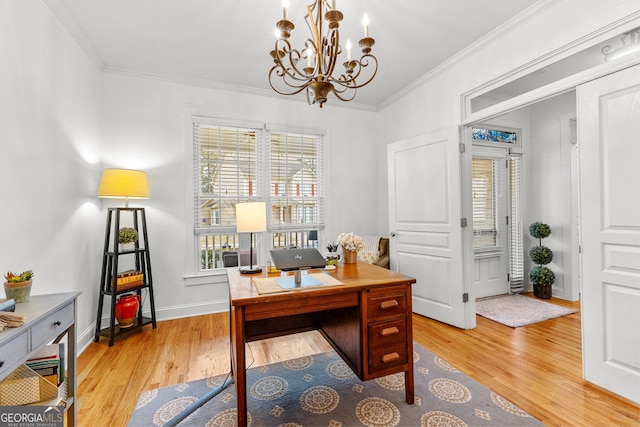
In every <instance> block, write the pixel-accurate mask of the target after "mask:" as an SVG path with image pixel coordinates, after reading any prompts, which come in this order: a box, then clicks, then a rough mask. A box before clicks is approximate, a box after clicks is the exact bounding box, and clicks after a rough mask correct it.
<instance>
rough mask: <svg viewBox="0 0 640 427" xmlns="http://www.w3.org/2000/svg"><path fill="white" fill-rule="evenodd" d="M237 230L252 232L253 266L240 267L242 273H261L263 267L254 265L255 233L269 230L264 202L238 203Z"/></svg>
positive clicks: (250, 247) (251, 257)
mask: <svg viewBox="0 0 640 427" xmlns="http://www.w3.org/2000/svg"><path fill="white" fill-rule="evenodd" d="M236 231H237V232H238V233H251V237H250V246H249V260H250V261H249V263H250V264H251V267H240V269H239V270H240V273H244V274H248V273H260V272H261V271H262V268H260V267H258V266H256V267H254V266H253V233H259V232H262V231H267V208H266V205H265V204H264V202H250V203H237V204H236Z"/></svg>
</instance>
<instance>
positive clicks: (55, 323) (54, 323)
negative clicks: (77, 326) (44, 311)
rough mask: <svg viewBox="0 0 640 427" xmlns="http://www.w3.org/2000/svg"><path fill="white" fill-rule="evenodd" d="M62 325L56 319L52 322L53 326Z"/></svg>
mask: <svg viewBox="0 0 640 427" xmlns="http://www.w3.org/2000/svg"><path fill="white" fill-rule="evenodd" d="M60 325H62V322H60V321H59V320H56V321H55V322H53V326H60Z"/></svg>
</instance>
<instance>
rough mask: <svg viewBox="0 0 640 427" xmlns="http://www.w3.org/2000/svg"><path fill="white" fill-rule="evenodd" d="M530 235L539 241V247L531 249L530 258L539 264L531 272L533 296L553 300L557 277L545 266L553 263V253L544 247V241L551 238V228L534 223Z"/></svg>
mask: <svg viewBox="0 0 640 427" xmlns="http://www.w3.org/2000/svg"><path fill="white" fill-rule="evenodd" d="M529 234H531V236H532V237H534V238H536V239H538V246H535V247H533V248H531V250H530V251H529V257H530V258H531V261H533V262H534V263H535V264H537V265H536V266H535V267H533V268H532V269H531V271H529V278H530V279H531V283H533V294H534V295H535V296H536V297H538V298H544V299H549V298H551V286H552V285H553V283H554V282H555V281H556V276H555V274H554V273H553V271H551V270H550V269H549V268H548V267H545V265H547V264H549V263H550V262H551V261H553V251H551V249H549V248H548V247H546V246H542V239H544V238H545V237H549V235H550V234H551V227H549V226H548V225H547V224H544V223H542V222H534V223H533V224H531V225H530V226H529Z"/></svg>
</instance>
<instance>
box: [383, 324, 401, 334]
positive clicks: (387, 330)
mask: <svg viewBox="0 0 640 427" xmlns="http://www.w3.org/2000/svg"><path fill="white" fill-rule="evenodd" d="M399 333H400V330H399V329H398V328H396V327H395V326H392V327H390V328H384V329H383V330H381V331H380V336H381V337H386V336H389V335H396V334H399Z"/></svg>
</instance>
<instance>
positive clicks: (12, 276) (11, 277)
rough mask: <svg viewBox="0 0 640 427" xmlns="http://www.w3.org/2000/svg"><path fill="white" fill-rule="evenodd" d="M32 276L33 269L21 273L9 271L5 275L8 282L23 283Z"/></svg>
mask: <svg viewBox="0 0 640 427" xmlns="http://www.w3.org/2000/svg"><path fill="white" fill-rule="evenodd" d="M32 277H33V271H31V270H26V271H23V272H22V273H20V274H18V273H13V272H11V271H7V274H5V275H4V278H5V280H6V281H7V283H22V282H26V281H29V280H31V278H32Z"/></svg>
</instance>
